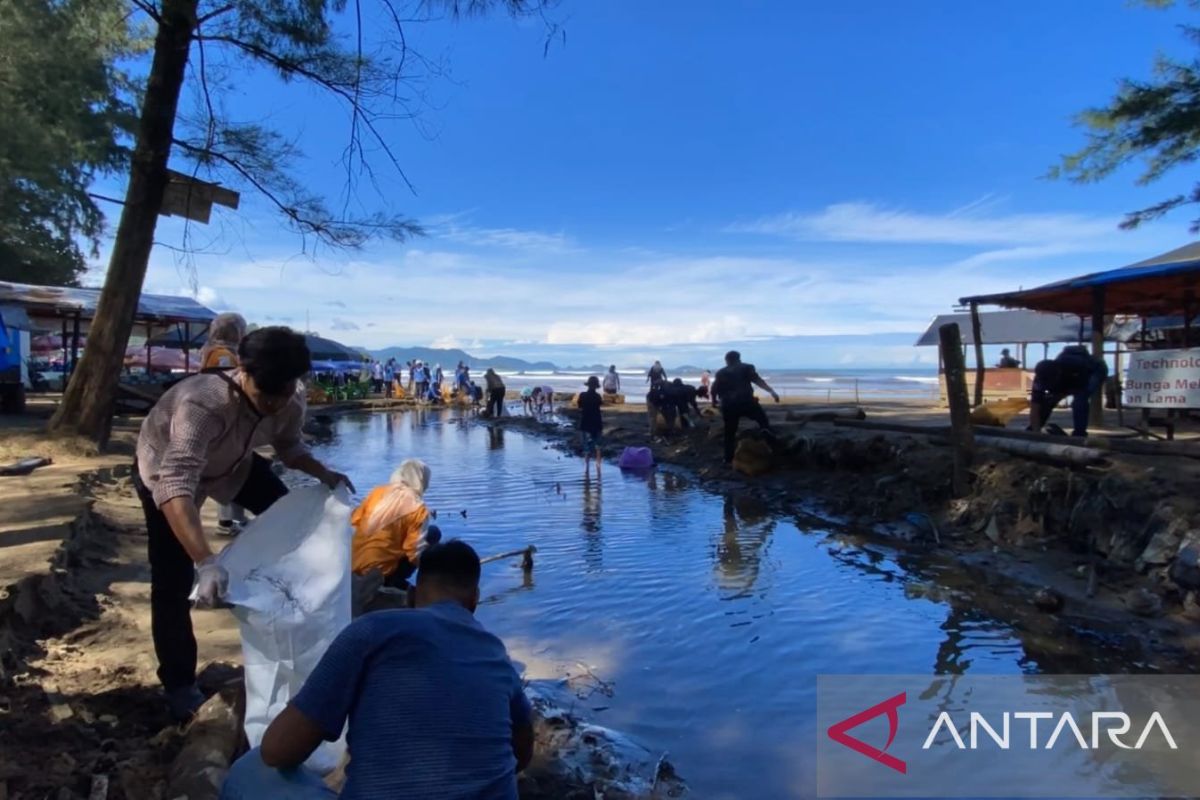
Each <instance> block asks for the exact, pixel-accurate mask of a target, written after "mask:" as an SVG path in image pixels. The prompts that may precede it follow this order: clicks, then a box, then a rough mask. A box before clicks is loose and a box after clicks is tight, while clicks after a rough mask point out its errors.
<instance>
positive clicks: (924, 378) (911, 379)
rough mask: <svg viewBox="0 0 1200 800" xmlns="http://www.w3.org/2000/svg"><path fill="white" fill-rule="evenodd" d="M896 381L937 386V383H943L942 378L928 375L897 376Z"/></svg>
mask: <svg viewBox="0 0 1200 800" xmlns="http://www.w3.org/2000/svg"><path fill="white" fill-rule="evenodd" d="M895 379H896V380H898V381H904V382H905V383H929V384H935V383H938V382H940V381H941V378H938V377H936V376H934V377H930V376H928V375H920V376H918V375H897V376H896V378H895Z"/></svg>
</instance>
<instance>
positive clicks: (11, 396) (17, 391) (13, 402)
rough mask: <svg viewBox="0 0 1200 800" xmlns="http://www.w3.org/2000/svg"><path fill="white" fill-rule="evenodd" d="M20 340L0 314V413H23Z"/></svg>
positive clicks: (23, 398)
mask: <svg viewBox="0 0 1200 800" xmlns="http://www.w3.org/2000/svg"><path fill="white" fill-rule="evenodd" d="M21 361H22V358H21V340H20V337H19V335H18V333H17V331H16V329H15V328H9V327H8V325H6V324H5V323H4V317H3V315H2V314H0V413H2V414H21V413H24V411H25V384H24V383H22V382H21Z"/></svg>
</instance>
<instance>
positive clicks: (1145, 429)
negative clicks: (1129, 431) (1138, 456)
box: [1141, 317, 1150, 438]
mask: <svg viewBox="0 0 1200 800" xmlns="http://www.w3.org/2000/svg"><path fill="white" fill-rule="evenodd" d="M1141 340H1142V346H1141V349H1142V350H1145V349H1146V318H1145V317H1142V335H1141ZM1141 417H1142V437H1143V438H1149V437H1150V409H1148V408H1146V407H1145V406H1142V413H1141Z"/></svg>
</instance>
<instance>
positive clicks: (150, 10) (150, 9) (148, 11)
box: [130, 0, 162, 25]
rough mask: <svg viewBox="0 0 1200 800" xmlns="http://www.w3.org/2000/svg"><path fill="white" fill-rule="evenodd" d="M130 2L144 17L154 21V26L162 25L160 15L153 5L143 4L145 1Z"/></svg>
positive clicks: (133, 0)
mask: <svg viewBox="0 0 1200 800" xmlns="http://www.w3.org/2000/svg"><path fill="white" fill-rule="evenodd" d="M130 2H131V3H133V5H135V6H136V7H138V8H140V9H141V10H142V12H143V13H144V14H145V15H146V16H148V17H150V19H152V20H154V22H155V23H156V24H158V25H161V24H162V15H161V14H159V13H158V9H157V8H156V7H155V6H154V4H153V3H148V2H145V0H130Z"/></svg>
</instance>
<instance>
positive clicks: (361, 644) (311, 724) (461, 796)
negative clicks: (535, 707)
mask: <svg viewBox="0 0 1200 800" xmlns="http://www.w3.org/2000/svg"><path fill="white" fill-rule="evenodd" d="M479 571H480V566H479V556H478V555H476V553H475V551H474V550H473V549H472V548H471V547H470V546H469V545H467V544H466V543H465V542H462V541H459V540H451V541H449V542H445V543H443V544H437V545H433V546H432V547H430V548H429V549H428V550H426V551H425V554H424V555H423V556H422V558H421V569H420V570H419V571H418V572H417V585H416V588H415V590H414V591H413V592H412V595H413V603H414V605H415V608H407V609H397V610H393V611H381V612H378V613H375V614H367V615H366V616H364V617H360V618H358V619H357V620H355V621H354V622H352V623H350V625H349V627H347V628H346V629H345V630H344V631H342V633H341V634H339V635H338V637H337V639H335V640H334V641H333V644H331V645H330V646H329V650H327V651H326V653H325V655H324V656H323V657H322V658H321V661H320V662H319V663H318V664H317V667H316V669H314V670H313V673H312V674H311V675H310V676H309V677H308V680H307V681H305V683H304V686H303V688H301V690H300V692H299V693H298V694H297V695H296V697H295V699H294V700H292V702H291V703H290V704H288V706H287V708H285V709H284V710H283V711H282V712H280V714H279V716H278V717H276V718H275V720H274V721H272V722H271V725H270V726H269V727H268V728H267V731H266V733H265V734H264V735H263V740H262V745H261V747H258V748H255V749H253V750H251V751H250V752H248V753H246V755H244V756H242V757H241V758H240V759H238V761H237V762H236V763H235V764H234V765H233V766H232V767H231V768H230V770H229V775H228V777H227V778H226V780H225V785H224V787H223V788H222V791H221V800H261V799H262V798H275V799H277V800H285V799H287V800H328V799H329V798H336V797H340V798H341V799H342V800H365V799H366V798H372V800H373V799H374V798H388V800H467V798H471V800H479V799H481V798H487V800H516V798H517V773H518V772H520V771H521V770H522V769H524V768H525V767H526V765H528V764H529V761H530V759H531V758H532V757H533V724H532V710H531V708H530V704H529V700H528V699H527V698H526V697H525V692H524V689H523V687H522V684H521V678H520V677H519V676H518V675H517V672H516V670H515V669H514V668H513V665H512V662H511V661H510V660H509V658H508V653H507V652H506V651H505V649H504V643H503V642H501V641H500V640H499V639H498V638H496V637H495V636H494V635H492V634H491V633H488V632H487V631H486V630H484V628H483V626H482V625H480V624H479V622H478V621H477V620H476V619H475V617H474V611H475V607H476V605H478V603H479ZM347 723H348V724H349V727H348V728H347V731H346V743H347V746H348V748H349V751H350V763H349V765H348V767H347V768H346V783H345V787H344V788H343V789H342V793H341V794H340V795H338V794H335V793H334V792H333V790H331V789H329V788H328V787H326V786H325V784H324V782H322V781H321V779H320V778H319V777H318V776H317V775H315V774H313V773H311V772H309V771H307V770H305V769H304V767H303V766H302V765H303V764H304V761H305V760H306V759H307V758H308V757H309V756H310V755H312V753H313V751H314V750H316V749H317V746H318V745H320V743H321V742H322V741H334V740H336V739H337V738H338V737H339V736H341V734H342V730H343V728H346V726H347Z"/></svg>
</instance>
